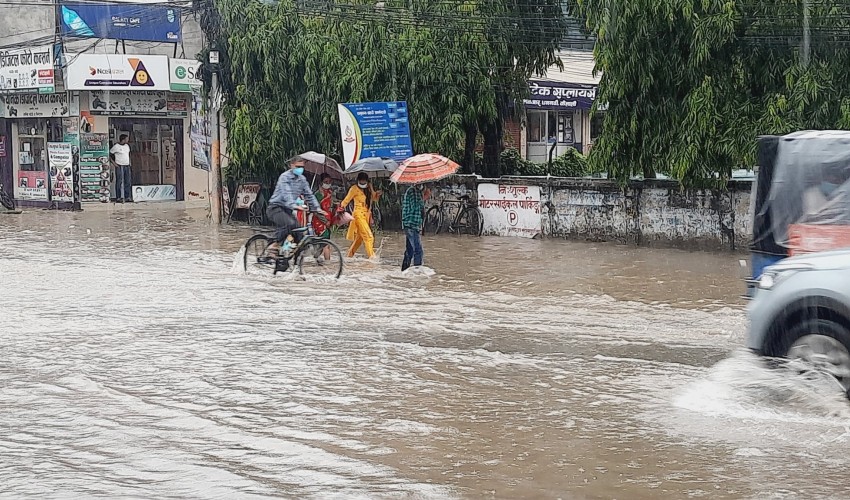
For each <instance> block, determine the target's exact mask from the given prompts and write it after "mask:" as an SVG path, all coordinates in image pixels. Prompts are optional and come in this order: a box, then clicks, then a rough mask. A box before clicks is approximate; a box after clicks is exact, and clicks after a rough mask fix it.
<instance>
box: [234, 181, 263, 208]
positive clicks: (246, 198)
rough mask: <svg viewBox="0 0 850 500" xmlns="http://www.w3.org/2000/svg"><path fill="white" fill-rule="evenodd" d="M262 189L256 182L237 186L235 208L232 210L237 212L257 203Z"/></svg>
mask: <svg viewBox="0 0 850 500" xmlns="http://www.w3.org/2000/svg"><path fill="white" fill-rule="evenodd" d="M262 188H263V186H262V185H261V184H260V183H258V182H249V183H246V184H239V186H238V187H237V188H236V206H235V207H234V208H235V209H237V210H246V209H248V208H251V204H252V203H254V202H255V201H257V196H259V194H260V190H261V189H262Z"/></svg>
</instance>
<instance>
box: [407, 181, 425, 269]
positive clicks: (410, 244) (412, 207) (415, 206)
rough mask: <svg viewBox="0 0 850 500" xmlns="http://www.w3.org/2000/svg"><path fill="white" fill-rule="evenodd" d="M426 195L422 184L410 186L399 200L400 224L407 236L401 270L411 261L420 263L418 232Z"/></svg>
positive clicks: (408, 265)
mask: <svg viewBox="0 0 850 500" xmlns="http://www.w3.org/2000/svg"><path fill="white" fill-rule="evenodd" d="M428 195H429V192H428V191H427V190H426V189H425V186H424V185H422V184H417V185H415V186H410V187H409V188H407V191H406V192H405V193H404V198H403V199H402V202H401V226H402V229H404V233H405V235H406V236H407V243H406V246H405V250H404V260H403V261H402V263H401V270H402V271H404V270H406V269H407V268H409V267H410V264H411V261H412V262H413V265H414V266H421V265H422V258H423V256H424V252H423V251H422V239H421V237H420V233H421V232H422V223H423V219H424V218H423V212H424V211H425V199H426V198H427V197H428Z"/></svg>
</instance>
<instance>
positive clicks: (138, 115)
mask: <svg viewBox="0 0 850 500" xmlns="http://www.w3.org/2000/svg"><path fill="white" fill-rule="evenodd" d="M40 49H41V48H39V49H38V50H40ZM22 50H23V51H26V49H22ZM48 50H52V48H51V47H48ZM54 55H58V54H55V53H54ZM197 66H198V63H197V62H196V61H191V60H180V59H171V58H169V57H167V56H161V55H125V54H120V55H119V54H92V53H86V54H64V55H61V56H60V57H58V58H53V57H51V58H47V62H43V61H42V64H41V65H40V66H39V67H21V68H19V70H20V73H21V74H30V73H33V72H34V73H35V74H43V75H47V73H48V71H49V72H50V75H51V77H52V76H53V75H54V74H55V75H60V74H61V78H60V77H57V78H55V79H54V78H51V86H50V88H48V86H47V85H46V83H45V84H44V85H43V86H42V87H41V88H39V87H37V86H36V88H32V87H28V86H24V85H22V81H21V80H18V81H17V82H15V78H12V79H11V81H12V85H13V87H15V86H16V87H15V88H13V89H11V90H10V89H8V88H7V89H3V88H2V84H0V172H2V174H3V175H2V176H0V182H2V183H3V185H4V189H5V190H6V191H7V192H8V193H10V194H11V195H12V196H13V197H14V198H15V199H16V200H17V201H18V202H19V203H20V204H22V205H35V206H58V207H61V208H69V206H70V205H71V204H72V203H74V204H78V205H77V206H79V207H82V208H83V209H85V205H86V203H90V202H108V201H110V200H114V199H115V182H114V181H115V173H114V169H113V167H112V165H111V162H110V161H109V149H110V148H111V146H112V145H113V144H114V143H116V142H117V141H118V139H119V137H121V136H122V135H125V134H126V135H127V136H128V137H129V145H130V160H131V170H132V193H133V201H136V202H150V201H191V200H207V199H208V198H209V196H208V192H209V189H208V185H209V162H208V160H206V155H207V148H208V141H204V140H203V139H204V137H205V136H207V135H208V134H207V133H206V132H205V130H204V129H203V127H198V126H196V127H195V129H196V131H195V133H194V134H190V130H191V129H192V121H193V109H194V110H197V111H198V112H200V111H201V106H199V105H198V100H199V95H198V94H199V92H198V90H197V89H198V88H199V87H200V82H198V81H197V80H196V79H195V78H194V76H195V74H196V72H197V71H196V70H197ZM59 68H61V69H62V71H60V70H59ZM7 73H8V72H7ZM0 78H3V81H4V82H9V78H8V75H4V74H3V73H0ZM41 80H42V81H43V82H46V81H47V78H46V77H45V78H43V79H41ZM30 83H32V82H27V85H30ZM195 114H198V113H195ZM198 118H199V117H197V116H195V117H194V121H195V122H198ZM193 138H194V142H195V143H198V144H194V147H193ZM66 151H70V155H68V154H65V152H66ZM51 153H52V154H51Z"/></svg>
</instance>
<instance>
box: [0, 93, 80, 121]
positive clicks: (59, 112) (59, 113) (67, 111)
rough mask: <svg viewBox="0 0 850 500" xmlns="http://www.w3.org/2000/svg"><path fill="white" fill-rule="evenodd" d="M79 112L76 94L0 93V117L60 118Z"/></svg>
mask: <svg viewBox="0 0 850 500" xmlns="http://www.w3.org/2000/svg"><path fill="white" fill-rule="evenodd" d="M79 113H80V101H79V98H78V97H77V96H73V95H72V96H71V98H70V99H69V98H68V93H67V92H59V93H57V94H12V95H0V118H60V117H66V116H76V115H78V114H79Z"/></svg>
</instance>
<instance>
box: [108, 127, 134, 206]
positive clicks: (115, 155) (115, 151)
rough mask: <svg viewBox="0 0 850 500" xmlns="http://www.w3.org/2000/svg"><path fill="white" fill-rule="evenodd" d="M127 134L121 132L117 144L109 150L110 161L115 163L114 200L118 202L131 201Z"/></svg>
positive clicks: (131, 185)
mask: <svg viewBox="0 0 850 500" xmlns="http://www.w3.org/2000/svg"><path fill="white" fill-rule="evenodd" d="M128 139H129V136H127V134H121V136H120V137H119V138H118V144H116V145H114V146H112V149H110V150H109V153H110V155H111V156H112V161H113V162H114V163H115V201H116V202H118V203H124V202H127V203H131V202H132V201H133V194H132V191H131V189H132V187H133V174H132V172H131V171H130V145H129V144H127V141H128Z"/></svg>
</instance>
